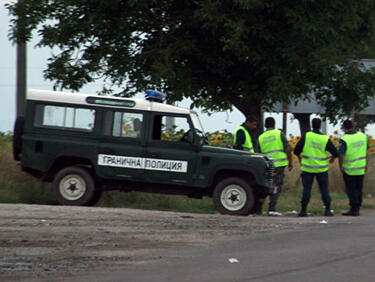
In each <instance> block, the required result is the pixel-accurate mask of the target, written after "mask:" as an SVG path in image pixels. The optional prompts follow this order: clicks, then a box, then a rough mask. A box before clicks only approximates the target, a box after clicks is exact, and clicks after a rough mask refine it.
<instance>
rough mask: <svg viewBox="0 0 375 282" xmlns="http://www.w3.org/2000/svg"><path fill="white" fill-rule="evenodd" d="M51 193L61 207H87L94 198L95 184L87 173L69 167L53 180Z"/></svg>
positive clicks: (80, 168)
mask: <svg viewBox="0 0 375 282" xmlns="http://www.w3.org/2000/svg"><path fill="white" fill-rule="evenodd" d="M52 187H53V192H54V194H55V196H56V199H57V201H58V202H59V203H60V204H62V205H70V206H87V205H90V204H92V201H93V198H94V196H95V183H94V180H93V178H92V176H91V174H90V173H89V171H88V170H87V169H85V168H83V167H78V166H71V167H67V168H64V169H63V170H61V171H60V172H59V173H58V174H57V175H56V176H55V178H54V180H53V183H52Z"/></svg>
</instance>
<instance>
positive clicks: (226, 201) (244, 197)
mask: <svg viewBox="0 0 375 282" xmlns="http://www.w3.org/2000/svg"><path fill="white" fill-rule="evenodd" d="M213 201H214V204H215V207H216V209H217V211H218V212H220V213H221V214H229V215H249V214H250V211H251V209H252V207H253V205H254V193H253V190H252V188H251V187H250V185H249V184H248V183H247V182H246V181H245V180H244V179H242V178H240V177H228V178H225V179H223V180H221V181H220V182H219V183H218V184H217V185H216V187H215V189H214V192H213Z"/></svg>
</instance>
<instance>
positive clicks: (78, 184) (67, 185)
mask: <svg viewBox="0 0 375 282" xmlns="http://www.w3.org/2000/svg"><path fill="white" fill-rule="evenodd" d="M59 190H60V193H61V196H63V197H64V198H65V199H67V200H70V201H75V200H78V199H79V198H81V197H83V195H84V194H85V192H86V182H85V180H84V179H83V178H82V177H81V176H80V175H76V174H75V175H67V176H65V177H64V178H63V179H61V181H60V185H59Z"/></svg>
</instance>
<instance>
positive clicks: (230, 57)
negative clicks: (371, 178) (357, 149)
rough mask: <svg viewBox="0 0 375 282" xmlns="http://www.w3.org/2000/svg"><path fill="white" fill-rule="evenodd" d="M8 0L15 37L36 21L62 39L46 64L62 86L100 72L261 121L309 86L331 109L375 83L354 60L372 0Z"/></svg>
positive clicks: (36, 26) (366, 43)
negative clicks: (264, 114)
mask: <svg viewBox="0 0 375 282" xmlns="http://www.w3.org/2000/svg"><path fill="white" fill-rule="evenodd" d="M8 8H9V10H10V13H11V15H13V16H14V19H13V23H12V25H11V29H10V38H11V39H12V40H14V41H22V42H24V41H27V40H29V39H30V37H31V32H32V31H33V30H37V31H38V33H39V35H40V36H41V38H42V39H41V40H40V42H39V44H38V46H49V47H51V48H55V49H56V48H58V51H56V52H55V54H54V55H53V56H51V58H50V59H49V64H48V68H47V69H46V70H45V73H44V75H45V78H46V79H50V80H52V81H54V82H55V86H56V87H58V88H66V89H72V90H79V89H80V88H81V87H82V86H83V85H84V84H86V83H88V82H91V81H93V80H95V79H96V78H98V77H103V78H104V79H105V81H106V85H105V86H104V87H103V91H102V92H103V93H109V92H111V88H112V87H113V86H119V87H122V88H123V89H124V91H122V92H121V93H116V94H118V95H122V96H131V95H133V94H134V93H136V92H138V91H141V90H144V89H147V88H158V89H159V90H161V91H163V92H166V93H167V94H169V96H168V100H169V101H170V102H174V101H180V100H182V99H183V98H184V97H189V98H191V99H192V101H193V104H192V106H193V107H196V106H202V107H204V108H205V109H207V110H209V111H216V110H227V109H231V108H232V106H235V107H236V108H237V109H238V110H240V111H241V112H242V113H243V114H244V115H245V116H248V115H250V114H252V115H255V116H256V117H257V118H258V120H259V123H260V124H262V122H261V113H262V111H263V110H267V109H269V108H271V107H272V106H273V104H274V103H276V102H293V101H296V100H297V99H305V98H307V94H308V93H309V92H311V91H315V92H316V93H317V98H318V100H319V101H321V103H322V104H323V105H325V106H327V109H328V111H327V115H328V116H330V117H334V116H335V115H336V114H342V113H344V112H345V113H347V111H348V110H349V108H350V107H347V106H348V105H349V106H350V105H352V103H354V104H355V105H354V106H356V107H357V108H360V107H361V106H363V105H365V104H366V103H367V102H368V98H369V97H371V96H374V92H375V91H374V86H373V80H374V75H373V74H372V73H371V72H370V71H369V70H365V71H362V72H356V71H355V68H358V67H356V66H353V63H352V62H353V61H352V59H353V58H356V55H357V54H361V53H363V52H367V51H368V50H370V49H371V48H370V47H371V43H372V42H373V39H374V23H375V21H374V16H375V15H374V13H372V11H373V10H374V8H375V1H373V0H358V1H352V0H341V1H335V0H331V1H330V0H328V1H327V0H324V1H323V0H317V1H308V0H301V1H292V0H282V1H264V0H234V1H228V0H211V1H209V0H205V1H191V0H190V1H188V0H178V1H177V0H162V1H155V0H131V1H125V0H107V1H100V0H90V1H89V0H86V1H82V0H28V1H24V2H22V3H15V4H12V5H8ZM21 14H25V15H26V16H25V17H23V18H18V17H17V16H18V15H21ZM21 27H22V28H21ZM22 30H24V31H22ZM55 49H54V50H55ZM354 74H355V75H354ZM353 75H354V76H353ZM364 75H365V76H366V77H367V78H368V79H367V80H365V81H362V80H361V77H362V76H364ZM353 77H354V78H353ZM342 81H345V82H346V83H345V85H344V86H343V83H342ZM364 88H365V89H366V92H364V91H363V89H364ZM367 90H368V91H367Z"/></svg>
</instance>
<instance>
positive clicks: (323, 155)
mask: <svg viewBox="0 0 375 282" xmlns="http://www.w3.org/2000/svg"><path fill="white" fill-rule="evenodd" d="M321 124H322V121H321V120H320V119H319V118H314V119H313V120H312V128H313V130H312V131H309V132H307V133H306V134H305V135H304V136H302V138H301V140H300V141H299V142H298V143H297V145H296V147H295V148H294V154H295V155H296V156H298V158H299V160H300V163H301V170H302V174H301V177H302V184H303V193H302V199H301V212H300V213H299V214H298V216H307V212H306V208H307V205H308V204H309V201H310V196H311V188H312V184H313V181H314V178H315V177H316V180H317V181H318V184H319V191H320V194H321V195H322V200H323V203H324V205H325V212H324V215H325V216H333V213H332V212H331V197H330V195H329V191H328V160H329V157H328V154H327V152H326V151H328V152H330V153H331V155H332V156H331V158H330V162H331V163H333V162H334V160H335V158H337V157H338V153H337V149H336V147H335V146H334V145H333V143H332V142H331V140H330V139H329V137H328V136H326V135H324V134H322V133H321V132H320V128H321ZM301 153H302V156H301Z"/></svg>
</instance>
